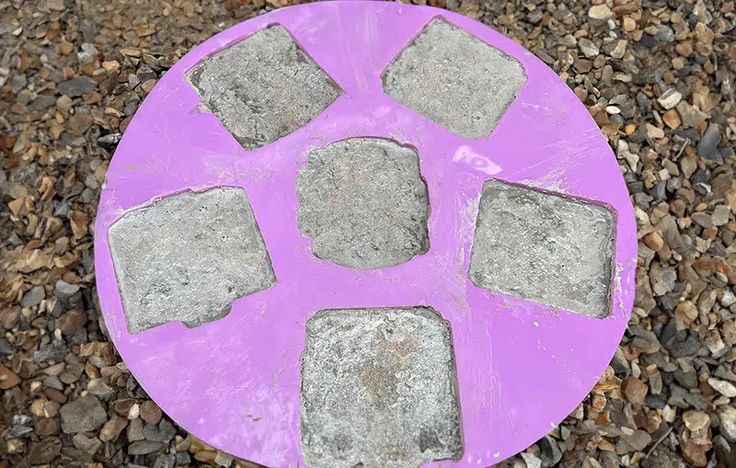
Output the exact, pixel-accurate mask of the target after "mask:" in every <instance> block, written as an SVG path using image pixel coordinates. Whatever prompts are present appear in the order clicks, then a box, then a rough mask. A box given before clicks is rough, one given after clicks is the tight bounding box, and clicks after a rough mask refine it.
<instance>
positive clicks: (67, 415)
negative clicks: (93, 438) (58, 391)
mask: <svg viewBox="0 0 736 468" xmlns="http://www.w3.org/2000/svg"><path fill="white" fill-rule="evenodd" d="M60 414H61V429H62V430H63V431H64V432H65V433H66V434H75V433H77V432H90V431H94V430H96V429H98V428H99V427H100V426H102V425H103V424H104V423H105V421H107V413H106V412H105V409H104V408H103V407H102V405H101V404H100V401H99V400H98V399H97V398H96V397H94V396H92V395H87V396H83V397H81V398H79V399H77V400H74V401H72V402H69V403H67V404H65V405H64V406H62V407H61V411H60Z"/></svg>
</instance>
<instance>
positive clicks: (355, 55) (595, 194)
mask: <svg viewBox="0 0 736 468" xmlns="http://www.w3.org/2000/svg"><path fill="white" fill-rule="evenodd" d="M436 17H443V18H444V19H445V20H447V21H449V22H450V23H452V24H454V25H456V26H458V27H460V28H463V29H464V30H466V31H467V32H469V33H471V34H474V35H475V36H477V37H479V38H480V39H482V40H484V41H486V42H488V43H489V44H491V45H493V46H494V47H496V48H498V49H501V50H502V51H503V52H505V53H506V54H508V55H510V56H512V57H513V58H515V59H516V60H517V61H519V63H521V65H522V66H523V68H524V70H525V73H526V75H527V78H528V80H527V83H526V85H525V86H524V87H523V89H522V90H521V92H520V93H519V95H518V97H517V98H516V100H515V101H514V102H513V104H512V105H511V107H510V108H509V109H508V111H507V112H506V114H505V115H504V117H503V118H502V120H501V121H500V123H499V124H498V126H497V127H496V128H495V130H494V131H493V133H492V134H491V136H490V137H488V138H481V139H473V140H467V139H463V138H461V137H458V136H456V135H453V134H451V133H450V132H448V131H446V130H444V129H443V128H441V127H439V126H438V125H436V124H434V123H432V122H431V121H429V120H427V119H426V118H424V117H421V116H419V115H418V114H416V113H415V112H413V111H411V110H409V109H407V108H406V107H404V106H401V105H399V104H398V103H397V102H395V101H394V100H392V99H391V98H389V97H388V96H386V95H385V94H384V92H383V90H382V88H381V79H380V75H381V72H382V71H383V70H384V69H385V68H386V66H388V64H389V63H390V62H391V61H392V60H393V59H394V57H395V56H396V55H397V54H398V53H399V51H400V50H401V49H403V48H404V47H405V46H406V45H407V44H409V43H410V42H411V41H412V39H413V37H414V36H415V35H416V34H417V33H418V32H419V31H420V30H421V29H422V28H423V27H424V26H425V25H426V24H427V23H428V22H429V21H430V20H431V19H433V18H436ZM277 23H278V24H280V25H282V26H283V27H285V28H286V29H287V30H288V31H289V32H290V33H291V34H292V35H293V36H294V38H295V40H296V41H297V42H298V43H299V44H300V45H301V47H302V48H303V49H304V50H305V51H306V52H307V54H308V55H310V56H311V57H312V58H313V59H314V60H315V61H316V62H317V63H318V64H319V65H320V66H321V67H322V68H323V69H324V70H325V71H326V72H327V74H329V75H330V76H331V77H332V78H333V79H334V80H335V81H336V82H337V83H338V84H339V86H340V87H341V88H342V90H343V94H342V95H341V96H340V97H339V98H338V99H337V101H335V102H334V103H333V104H332V105H330V106H329V107H328V108H327V109H326V110H325V111H324V112H322V113H321V114H320V115H319V116H317V117H316V118H315V119H314V120H313V121H311V122H310V123H308V124H307V125H305V126H304V127H302V128H300V129H299V130H297V131H295V132H294V133H292V134H290V135H288V136H286V137H283V138H281V139H279V140H277V141H276V142H274V143H272V144H268V145H266V146H264V147H262V148H258V149H255V150H252V151H245V150H243V148H242V147H241V146H240V145H239V144H238V143H237V142H236V141H235V139H234V138H233V137H232V136H231V135H230V134H229V133H228V132H227V130H225V129H224V128H223V127H222V125H221V124H220V122H219V121H218V119H217V118H216V117H215V115H213V114H211V113H208V112H206V111H200V109H199V101H200V99H199V96H198V95H197V93H196V92H195V90H194V89H193V88H192V86H191V85H190V84H188V83H187V81H186V79H185V74H186V73H187V71H188V70H190V69H191V68H192V67H194V66H195V65H196V64H197V63H198V62H200V61H201V60H202V59H203V58H205V57H206V56H208V55H210V54H212V53H214V52H216V51H218V50H220V49H222V48H223V47H225V46H226V45H228V44H231V43H233V42H236V41H238V40H241V39H242V38H244V37H246V36H248V35H250V34H251V33H254V32H256V31H258V30H260V29H262V28H264V27H266V26H268V25H271V24H277ZM355 136H375V137H385V138H391V139H394V140H396V141H398V142H401V143H404V144H408V145H411V146H413V147H415V148H416V149H417V150H418V153H419V155H420V158H421V165H422V167H421V170H422V175H423V177H424V178H425V179H426V183H427V187H428V191H429V197H430V206H431V207H432V210H431V216H430V218H429V222H428V227H429V233H430V245H431V249H430V250H429V251H428V252H427V253H426V254H424V255H421V256H418V257H416V258H414V259H412V260H411V261H408V262H406V263H404V264H401V265H398V266H395V267H391V268H385V269H381V270H350V269H346V268H342V267H338V266H336V265H334V264H333V263H331V262H328V261H320V260H318V259H316V258H315V257H314V256H313V255H312V253H311V251H310V241H309V239H307V238H305V237H303V236H301V235H300V232H299V230H298V228H297V222H296V212H297V208H298V200H297V195H296V190H295V184H296V176H297V173H298V171H299V169H300V168H302V167H304V166H305V165H306V158H307V155H308V153H309V152H310V151H311V150H313V149H315V148H320V147H324V146H326V145H328V144H330V143H332V142H335V141H338V140H343V139H346V138H350V137H355ZM490 177H494V178H498V179H501V180H505V181H508V182H512V183H523V184H526V185H528V186H534V187H538V188H541V189H545V190H549V191H552V192H555V193H559V194H563V195H566V196H572V197H576V198H580V199H583V200H590V201H593V202H595V203H598V204H604V205H606V206H608V207H609V208H610V209H612V210H613V211H614V212H615V214H616V229H615V267H614V271H613V284H614V286H613V293H612V305H611V307H612V309H611V315H610V316H609V317H607V318H605V319H596V318H592V317H588V316H585V315H577V314H573V313H569V312H566V311H560V310H556V309H553V308H550V307H548V306H543V305H539V304H535V303H532V302H527V301H524V300H522V299H519V298H513V297H509V296H505V295H502V294H496V293H491V292H489V291H486V290H484V289H479V288H477V287H475V286H474V285H473V284H472V282H471V281H470V280H469V279H468V277H467V271H468V262H469V259H470V249H471V244H472V240H473V219H472V215H470V214H469V211H468V209H469V207H471V206H474V205H473V204H474V203H477V200H478V199H479V197H480V191H481V188H482V185H483V181H484V180H487V179H489V178H490ZM213 186H239V187H243V188H244V189H245V190H246V192H247V194H248V198H249V200H250V204H251V206H252V207H253V211H254V213H255V215H256V218H257V219H258V222H259V225H260V229H261V232H262V234H263V238H264V240H265V243H266V246H267V248H268V250H269V252H270V255H271V260H272V264H273V268H274V270H275V271H276V272H277V277H278V282H277V283H276V284H275V285H274V286H273V287H272V288H270V289H267V290H264V291H261V292H260V293H258V294H255V295H251V296H246V297H243V298H240V299H238V300H236V301H235V302H234V303H233V307H232V311H231V312H230V314H228V315H227V316H225V317H224V318H222V319H220V320H217V321H214V322H211V323H207V324H204V325H202V326H199V327H196V328H186V327H185V326H184V325H182V324H180V323H168V324H165V325H162V326H158V327H155V328H152V329H149V330H147V331H145V332H143V333H139V334H135V335H131V334H130V333H129V332H128V329H127V326H126V320H125V316H124V314H123V309H122V303H121V297H120V293H119V291H118V287H117V284H116V279H115V273H114V269H113V263H112V259H111V255H110V249H109V245H108V229H109V227H110V226H111V224H112V223H114V222H115V221H116V220H118V219H119V218H120V217H121V216H122V215H123V214H124V213H125V212H126V211H128V210H130V209H131V208H134V207H137V206H140V205H143V204H146V203H148V202H150V201H151V200H152V199H154V198H157V197H162V196H165V195H170V194H172V193H177V192H181V191H185V190H203V189H206V188H210V187H213ZM95 229H96V234H97V235H96V237H95V256H96V270H97V286H98V292H99V296H100V304H101V307H102V311H103V314H104V317H105V321H106V324H107V328H108V330H109V332H110V335H111V338H112V340H113V341H114V343H115V345H116V347H117V349H118V350H119V352H120V354H121V356H122V357H123V359H124V361H125V362H126V364H127V365H128V367H129V368H130V369H131V371H132V372H133V374H134V375H135V377H136V378H137V379H138V381H139V382H140V383H141V385H142V386H143V387H144V388H145V390H146V391H147V392H148V393H149V394H150V396H151V397H152V398H153V399H154V400H155V401H156V402H157V403H158V404H159V405H160V406H161V407H162V408H163V410H164V411H166V413H167V414H169V415H170V416H171V417H172V418H174V420H176V422H177V423H179V424H180V425H182V426H183V427H184V428H185V429H186V430H188V431H190V432H191V433H192V434H194V435H195V436H197V437H199V438H200V439H202V440H204V441H206V442H207V443H209V444H211V445H213V446H215V447H217V448H219V449H222V450H224V451H226V452H229V453H231V454H234V455H236V456H239V457H243V458H247V459H249V460H253V461H256V462H258V463H262V464H265V465H268V466H286V465H289V466H295V465H303V458H302V454H301V448H300V412H299V411H300V409H299V408H300V405H299V384H300V376H299V368H300V366H299V362H300V356H301V354H302V351H303V348H304V327H305V322H306V320H307V319H308V318H310V317H311V316H312V315H313V314H314V313H315V312H316V311H318V310H322V309H334V308H350V307H361V308H368V307H393V306H415V305H420V304H426V305H431V306H432V307H434V308H435V309H436V310H438V311H440V312H441V313H442V315H443V317H444V318H445V319H446V320H448V321H449V322H450V323H451V326H452V334H453V340H454V352H455V358H456V365H457V378H458V388H459V398H460V407H461V413H462V430H463V440H464V455H463V458H462V459H460V460H459V461H457V462H440V463H436V464H435V465H442V466H469V465H476V466H477V465H483V466H485V465H489V464H493V463H497V462H499V461H501V460H503V459H505V458H507V457H509V456H511V455H514V454H515V453H517V452H519V451H521V450H523V449H525V448H526V447H528V446H529V445H530V444H532V443H534V442H535V441H536V440H538V439H539V438H541V437H542V436H544V435H545V434H547V433H548V432H549V431H550V430H552V429H553V428H554V427H555V425H556V424H557V423H559V422H560V421H561V420H562V419H563V418H565V417H566V416H567V415H568V414H569V413H570V412H571V411H572V410H573V409H574V408H575V407H576V406H577V405H578V404H579V402H580V401H581V400H582V399H583V398H584V397H585V395H586V393H587V392H588V391H589V390H590V389H591V387H592V386H593V385H594V384H595V383H596V381H597V380H598V378H599V377H600V375H601V373H602V372H603V370H604V369H605V368H606V365H607V364H608V363H609V361H610V359H611V356H612V355H613V352H614V350H615V349H616V346H617V345H618V343H619V340H620V338H621V336H622V334H623V332H624V329H625V328H626V324H627V321H628V318H629V314H630V310H631V306H632V301H633V294H634V270H635V256H636V234H635V223H634V217H633V211H632V209H631V206H630V203H629V198H628V194H627V191H626V187H625V185H624V181H623V178H622V176H621V173H620V171H619V168H618V165H617V163H616V159H615V157H614V155H613V153H612V151H611V149H610V148H609V147H608V145H607V142H606V140H605V138H604V137H603V135H602V134H601V133H600V131H599V130H598V128H597V126H596V124H595V122H594V121H593V119H592V118H591V117H590V115H589V114H588V112H587V110H586V109H585V107H584V106H583V105H582V104H581V103H580V102H579V101H578V99H577V98H576V96H575V95H574V94H573V93H572V92H571V91H570V89H568V87H567V86H566V85H565V84H564V83H563V82H562V81H561V80H560V79H559V78H558V77H557V76H556V75H555V73H554V72H553V71H552V70H550V69H549V68H548V67H547V66H545V65H544V64H543V63H542V62H541V61H540V60H539V59H537V58H536V57H534V56H533V55H532V54H531V53H530V52H528V51H526V50H525V49H523V48H522V47H520V46H519V45H517V44H516V43H514V42H513V41H512V40H510V39H508V38H506V37H504V36H503V35H501V34H499V33H497V32H495V31H493V30H491V29H489V28H487V27H486V26H484V25H482V24H480V23H477V22H475V21H472V20H470V19H467V18H465V17H462V16H460V15H457V14H455V13H451V12H448V11H444V10H438V9H434V8H429V7H415V6H406V5H402V4H399V3H372V2H335V3H315V4H309V5H304V6H297V7H292V8H286V9H282V10H278V11H275V12H273V13H270V14H267V15H264V16H260V17H258V18H254V19H251V20H249V21H246V22H245V23H242V24H239V25H237V26H234V27H232V28H230V29H228V30H226V31H224V32H222V33H220V34H218V35H216V36H214V37H212V38H211V39H209V40H207V41H206V42H204V43H203V44H201V45H200V46H198V47H197V48H195V49H194V50H192V51H191V52H190V53H188V54H187V55H186V56H184V57H183V58H182V59H181V60H180V61H179V62H178V63H177V64H176V65H175V66H174V67H172V68H171V70H169V71H168V72H167V73H166V75H165V76H164V77H163V78H162V79H161V81H160V82H159V83H158V85H157V86H156V87H155V89H154V90H153V91H152V92H151V94H150V95H149V96H148V98H147V99H146V100H145V102H144V103H143V105H142V106H141V108H140V110H139V111H138V113H137V114H136V116H135V118H134V119H133V120H132V121H131V123H130V126H129V127H128V129H127V131H126V133H125V136H124V137H123V139H122V141H121V143H120V145H119V147H118V149H117V151H116V153H115V157H114V158H113V160H112V163H111V164H110V169H109V172H108V174H107V183H106V185H105V188H104V190H103V192H102V196H101V200H100V205H99V211H98V217H97V221H96V226H95ZM151 235H156V233H155V232H152V233H151Z"/></svg>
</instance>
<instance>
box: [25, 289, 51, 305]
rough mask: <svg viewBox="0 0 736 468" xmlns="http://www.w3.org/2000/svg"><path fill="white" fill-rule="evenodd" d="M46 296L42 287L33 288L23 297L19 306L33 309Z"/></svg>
mask: <svg viewBox="0 0 736 468" xmlns="http://www.w3.org/2000/svg"><path fill="white" fill-rule="evenodd" d="M45 296H46V291H44V289H43V286H34V287H32V288H31V290H30V291H28V292H26V293H25V294H24V295H23V299H21V301H20V305H22V306H23V307H33V306H36V305H38V304H40V303H41V301H42V300H43V298H44V297H45Z"/></svg>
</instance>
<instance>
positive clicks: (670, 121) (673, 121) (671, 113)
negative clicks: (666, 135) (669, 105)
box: [662, 109, 682, 130]
mask: <svg viewBox="0 0 736 468" xmlns="http://www.w3.org/2000/svg"><path fill="white" fill-rule="evenodd" d="M662 121H664V123H665V124H666V125H667V126H668V127H669V128H671V129H673V130H674V129H676V128H678V127H679V126H680V124H681V123H682V121H681V120H680V114H679V113H678V112H677V110H676V109H670V110H668V111H667V112H665V113H664V114H663V115H662Z"/></svg>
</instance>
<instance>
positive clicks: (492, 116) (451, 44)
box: [383, 19, 526, 138]
mask: <svg viewBox="0 0 736 468" xmlns="http://www.w3.org/2000/svg"><path fill="white" fill-rule="evenodd" d="M525 83H526V76H525V75H524V70H523V69H522V67H521V65H520V64H519V63H518V62H517V61H516V60H514V59H513V58H511V57H509V56H508V55H506V54H504V53H503V52H501V51H500V50H498V49H496V48H495V47H492V46H491V45H489V44H488V43H486V42H483V41H481V40H480V39H478V38H477V37H475V36H473V35H471V34H469V33H467V32H465V31H464V30H462V29H460V28H458V27H456V26H453V25H451V24H449V23H447V22H446V21H444V20H441V19H436V20H433V21H432V22H430V23H429V24H428V25H427V26H426V27H425V28H424V29H423V30H422V32H421V33H420V34H419V35H418V36H417V37H416V39H414V41H413V42H412V43H411V44H410V45H409V46H408V47H406V48H405V49H404V50H403V51H401V53H400V54H399V56H398V57H397V58H396V59H395V60H394V61H393V62H392V63H391V65H389V67H388V68H387V69H386V71H385V72H384V73H383V89H384V91H385V92H386V93H387V94H388V95H389V96H391V97H393V98H394V99H396V100H397V101H399V102H400V103H402V104H404V105H405V106H407V107H409V108H411V109H413V110H414V111H415V112H417V113H419V114H421V115H423V116H424V117H427V118H428V119H430V120H432V121H434V122H436V123H438V124H439V125H441V126H443V127H445V128H446V129H448V130H449V131H451V132H453V133H455V134H457V135H459V136H461V137H464V138H480V137H485V136H488V135H489V134H490V133H491V132H492V131H493V129H494V128H495V127H496V124H498V121H499V120H501V117H502V116H503V114H504V113H505V112H506V109H508V107H509V106H510V105H511V103H512V102H513V101H514V99H515V98H516V95H517V94H518V93H519V91H520V90H521V88H522V87H523V86H524V84H525Z"/></svg>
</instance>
